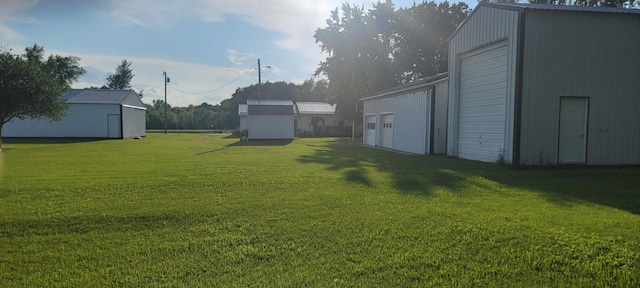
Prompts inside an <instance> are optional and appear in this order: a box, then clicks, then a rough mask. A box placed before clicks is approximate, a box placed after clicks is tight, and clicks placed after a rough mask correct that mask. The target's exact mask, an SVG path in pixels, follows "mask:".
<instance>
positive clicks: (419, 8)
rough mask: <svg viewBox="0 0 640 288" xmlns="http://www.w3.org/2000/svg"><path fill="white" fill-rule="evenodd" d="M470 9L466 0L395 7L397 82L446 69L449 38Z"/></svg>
mask: <svg viewBox="0 0 640 288" xmlns="http://www.w3.org/2000/svg"><path fill="white" fill-rule="evenodd" d="M469 13H470V9H469V7H468V6H467V4H465V3H457V4H453V5H449V2H447V1H444V2H442V3H439V4H438V3H436V2H433V1H431V2H423V3H421V4H419V5H416V4H414V5H413V7H411V8H404V9H400V10H398V11H397V14H398V19H400V20H399V21H398V30H397V31H398V32H397V33H396V34H395V35H394V41H393V43H394V47H395V49H394V54H393V55H394V65H395V66H396V67H397V71H398V74H397V77H398V80H399V82H406V81H411V80H416V79H420V78H423V77H427V76H431V75H434V74H437V73H441V72H446V71H447V70H448V69H447V68H448V58H449V57H448V55H449V43H448V38H449V36H451V34H453V32H454V31H455V29H456V28H457V27H458V26H459V25H460V23H462V21H464V19H465V18H466V17H467V15H468V14H469Z"/></svg>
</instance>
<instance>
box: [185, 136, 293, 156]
mask: <svg viewBox="0 0 640 288" xmlns="http://www.w3.org/2000/svg"><path fill="white" fill-rule="evenodd" d="M291 142H293V140H292V139H283V140H251V141H240V139H238V141H237V142H233V143H231V144H227V145H224V146H222V147H218V148H216V149H213V150H209V151H204V152H200V153H197V154H195V155H204V154H209V153H215V152H218V151H221V150H225V149H227V148H230V147H242V146H247V147H250V146H263V147H266V146H287V145H289V144H291Z"/></svg>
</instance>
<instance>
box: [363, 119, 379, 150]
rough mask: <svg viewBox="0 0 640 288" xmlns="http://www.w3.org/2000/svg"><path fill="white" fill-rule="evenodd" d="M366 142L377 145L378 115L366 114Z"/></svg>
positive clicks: (366, 143)
mask: <svg viewBox="0 0 640 288" xmlns="http://www.w3.org/2000/svg"><path fill="white" fill-rule="evenodd" d="M364 144H365V145H370V146H376V115H369V116H365V135H364Z"/></svg>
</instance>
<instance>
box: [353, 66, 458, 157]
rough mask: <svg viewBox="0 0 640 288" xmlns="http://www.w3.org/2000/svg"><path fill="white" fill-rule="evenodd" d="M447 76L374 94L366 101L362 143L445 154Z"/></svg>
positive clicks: (433, 77)
mask: <svg viewBox="0 0 640 288" xmlns="http://www.w3.org/2000/svg"><path fill="white" fill-rule="evenodd" d="M448 85H449V84H448V75H447V73H441V74H438V75H434V76H431V77H427V78H423V79H421V80H417V81H413V82H410V83H406V84H403V85H399V86H396V87H393V88H391V89H388V90H384V91H380V92H377V93H374V94H372V95H370V96H367V97H364V98H362V99H360V100H361V101H362V102H363V106H364V108H363V118H364V119H363V123H364V127H363V136H362V138H363V144H364V145H367V146H373V147H382V148H389V149H393V150H397V151H402V152H409V153H415V154H444V153H446V140H447V134H446V133H447V101H448Z"/></svg>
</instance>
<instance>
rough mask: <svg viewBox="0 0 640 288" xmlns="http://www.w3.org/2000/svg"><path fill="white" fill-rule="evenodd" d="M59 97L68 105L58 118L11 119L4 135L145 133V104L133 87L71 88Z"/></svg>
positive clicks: (118, 135)
mask: <svg viewBox="0 0 640 288" xmlns="http://www.w3.org/2000/svg"><path fill="white" fill-rule="evenodd" d="M62 98H63V99H64V100H65V102H66V103H67V104H68V105H69V109H68V110H67V113H66V116H65V117H64V118H63V119H62V120H61V121H51V120H50V119H48V118H39V119H24V120H20V119H14V120H12V121H10V122H8V123H6V124H5V125H4V127H3V129H2V134H3V136H4V137H35V138H110V139H123V138H134V137H144V136H146V127H147V124H146V115H145V113H146V108H145V107H144V104H143V103H142V101H140V98H139V97H138V93H136V92H135V91H133V90H107V89H71V90H69V91H68V92H67V93H65V94H64V95H62Z"/></svg>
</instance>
